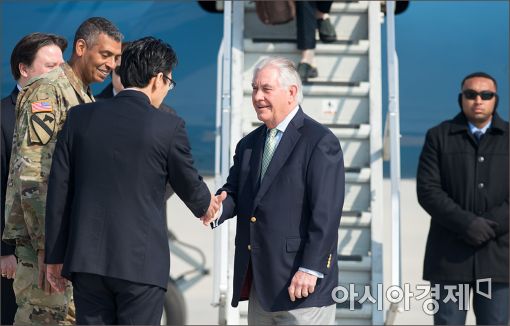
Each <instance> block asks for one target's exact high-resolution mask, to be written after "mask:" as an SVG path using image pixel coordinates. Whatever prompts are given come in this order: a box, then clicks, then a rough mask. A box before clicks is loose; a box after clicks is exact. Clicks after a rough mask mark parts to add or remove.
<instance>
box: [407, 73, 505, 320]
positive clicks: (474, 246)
mask: <svg viewBox="0 0 510 326" xmlns="http://www.w3.org/2000/svg"><path fill="white" fill-rule="evenodd" d="M458 102H459V105H460V109H461V112H459V113H458V114H457V115H456V116H455V117H454V118H453V119H451V120H448V121H444V122H442V123H441V124H439V125H438V126H435V127H434V128H432V129H430V130H429V131H428V132H427V136H426V139H425V144H424V145H423V149H422V152H421V156H420V163H419V165H418V175H417V178H416V185H417V194H418V201H419V202H420V205H421V206H422V207H423V209H425V210H426V211H427V213H429V214H430V217H431V220H430V230H429V234H428V238H427V247H426V251H425V261H424V263H423V278H424V279H425V280H428V281H430V283H431V286H433V287H435V288H436V289H438V298H437V303H438V304H437V308H438V310H437V312H436V313H435V314H434V324H435V325H464V324H465V323H466V314H467V310H468V309H469V306H470V305H469V297H470V291H471V289H472V292H473V296H472V297H473V311H474V313H475V316H476V324H477V325H508V305H509V294H508V262H509V261H508V258H509V257H508V255H509V252H508V249H509V248H508V183H509V179H508V122H506V121H504V120H503V119H501V118H500V116H499V115H498V114H497V113H496V107H497V104H498V95H497V84H496V80H495V79H494V78H493V77H492V76H490V75H488V74H486V73H483V72H476V73H473V74H470V75H468V76H466V77H465V78H464V79H463V80H462V83H461V93H460V94H459V97H458Z"/></svg>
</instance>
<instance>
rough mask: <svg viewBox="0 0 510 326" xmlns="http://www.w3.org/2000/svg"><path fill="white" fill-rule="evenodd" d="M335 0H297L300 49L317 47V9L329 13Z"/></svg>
mask: <svg viewBox="0 0 510 326" xmlns="http://www.w3.org/2000/svg"><path fill="white" fill-rule="evenodd" d="M332 4H333V1H296V29H297V48H298V49H299V50H308V49H315V30H316V29H317V19H315V9H317V10H318V11H320V12H322V13H325V14H326V13H329V11H330V10H331V5H332Z"/></svg>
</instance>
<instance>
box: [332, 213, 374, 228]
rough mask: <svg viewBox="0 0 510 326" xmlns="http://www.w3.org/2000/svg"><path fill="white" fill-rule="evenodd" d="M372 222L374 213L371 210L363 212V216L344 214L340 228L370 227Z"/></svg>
mask: <svg viewBox="0 0 510 326" xmlns="http://www.w3.org/2000/svg"><path fill="white" fill-rule="evenodd" d="M371 222H372V214H370V213H369V212H363V213H361V216H349V215H347V216H346V215H345V214H342V219H341V220H340V228H369V227H370V224H371Z"/></svg>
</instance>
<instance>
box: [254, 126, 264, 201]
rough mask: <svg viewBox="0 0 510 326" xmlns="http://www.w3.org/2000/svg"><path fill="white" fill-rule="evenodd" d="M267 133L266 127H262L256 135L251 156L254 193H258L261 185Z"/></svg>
mask: <svg viewBox="0 0 510 326" xmlns="http://www.w3.org/2000/svg"><path fill="white" fill-rule="evenodd" d="M266 133H267V128H266V127H262V128H260V133H259V135H258V136H257V137H256V140H255V144H254V146H253V152H252V154H251V157H250V178H251V184H252V187H253V193H257V189H258V187H259V181H260V168H261V161H262V152H263V151H264V143H265V141H266Z"/></svg>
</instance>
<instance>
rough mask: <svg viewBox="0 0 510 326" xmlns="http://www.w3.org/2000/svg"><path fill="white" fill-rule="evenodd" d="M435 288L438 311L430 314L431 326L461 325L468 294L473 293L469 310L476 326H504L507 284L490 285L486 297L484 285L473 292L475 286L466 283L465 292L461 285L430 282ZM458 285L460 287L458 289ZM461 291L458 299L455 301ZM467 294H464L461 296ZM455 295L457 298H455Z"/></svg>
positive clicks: (466, 307)
mask: <svg viewBox="0 0 510 326" xmlns="http://www.w3.org/2000/svg"><path fill="white" fill-rule="evenodd" d="M434 284H438V285H437V286H436V287H438V288H439V298H438V300H437V303H438V311H437V312H436V313H435V314H434V324H435V325H464V324H465V323H466V314H467V310H468V308H469V307H468V306H466V303H467V305H469V294H470V293H469V292H473V311H474V313H475V316H476V324H477V325H508V304H509V299H508V283H496V282H494V283H491V284H490V286H491V289H490V294H491V295H490V296H491V298H487V297H486V296H484V295H482V294H481V293H484V294H488V293H489V288H488V283H481V285H480V287H479V291H476V289H477V287H476V283H470V284H468V285H469V286H468V288H467V289H468V291H463V290H464V289H465V287H464V286H463V284H462V282H447V283H442V282H441V283H440V282H433V283H432V284H431V285H432V286H433V285H434ZM459 285H460V287H459ZM459 291H462V292H464V293H462V297H463V298H459V295H458V294H460V292H459ZM465 292H467V293H465ZM456 294H457V295H456Z"/></svg>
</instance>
